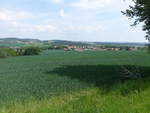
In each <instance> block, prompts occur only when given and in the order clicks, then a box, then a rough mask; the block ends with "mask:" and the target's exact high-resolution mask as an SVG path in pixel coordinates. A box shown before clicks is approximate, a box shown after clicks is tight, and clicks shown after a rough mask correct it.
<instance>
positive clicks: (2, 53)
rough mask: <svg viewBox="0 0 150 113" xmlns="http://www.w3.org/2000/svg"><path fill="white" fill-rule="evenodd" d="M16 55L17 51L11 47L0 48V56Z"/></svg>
mask: <svg viewBox="0 0 150 113" xmlns="http://www.w3.org/2000/svg"><path fill="white" fill-rule="evenodd" d="M8 56H17V52H16V51H15V50H13V49H11V48H0V58H5V57H8Z"/></svg>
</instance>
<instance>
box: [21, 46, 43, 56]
mask: <svg viewBox="0 0 150 113" xmlns="http://www.w3.org/2000/svg"><path fill="white" fill-rule="evenodd" d="M40 52H41V49H40V48H39V47H28V48H26V49H25V51H24V55H39V53H40Z"/></svg>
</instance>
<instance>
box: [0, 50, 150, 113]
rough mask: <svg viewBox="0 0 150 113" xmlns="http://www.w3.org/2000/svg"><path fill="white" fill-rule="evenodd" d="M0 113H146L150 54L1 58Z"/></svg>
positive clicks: (53, 54) (149, 111) (49, 54)
mask: <svg viewBox="0 0 150 113" xmlns="http://www.w3.org/2000/svg"><path fill="white" fill-rule="evenodd" d="M0 113H150V54H147V53H146V52H144V51H85V52H75V51H67V52H64V51H45V52H43V53H42V54H41V55H38V56H21V57H10V58H5V59H0Z"/></svg>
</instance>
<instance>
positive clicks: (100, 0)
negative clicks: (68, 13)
mask: <svg viewBox="0 0 150 113" xmlns="http://www.w3.org/2000/svg"><path fill="white" fill-rule="evenodd" d="M111 2H112V0H79V1H78V2H75V3H73V4H72V6H73V7H77V8H83V9H98V8H101V7H104V6H105V5H108V4H110V3H111Z"/></svg>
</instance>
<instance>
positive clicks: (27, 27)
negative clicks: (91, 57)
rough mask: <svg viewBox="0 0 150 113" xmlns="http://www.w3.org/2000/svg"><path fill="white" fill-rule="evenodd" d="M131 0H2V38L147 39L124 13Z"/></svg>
mask: <svg viewBox="0 0 150 113" xmlns="http://www.w3.org/2000/svg"><path fill="white" fill-rule="evenodd" d="M130 4H133V3H132V1H131V0H125V1H124V0H0V38H4V37H19V38H35V39H41V40H56V39H57V40H71V41H101V42H146V40H145V37H144V35H145V33H144V32H143V31H142V30H141V29H142V27H141V26H142V25H138V26H137V27H135V28H132V27H131V26H130V25H131V24H132V23H133V20H128V18H127V17H125V16H124V15H122V14H121V11H122V10H125V9H126V8H128V6H129V5H130Z"/></svg>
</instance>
